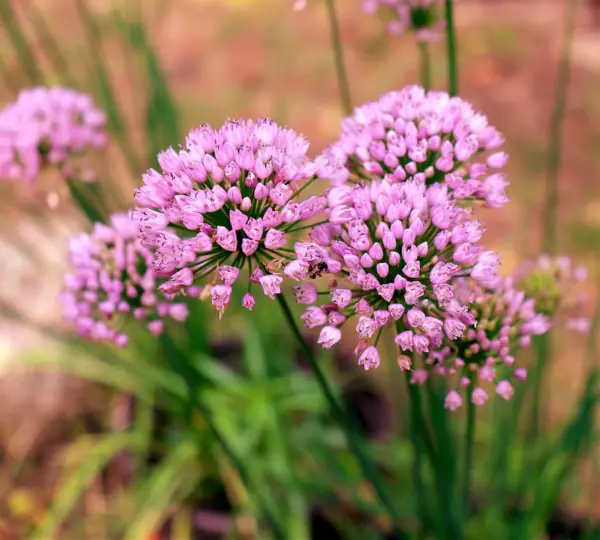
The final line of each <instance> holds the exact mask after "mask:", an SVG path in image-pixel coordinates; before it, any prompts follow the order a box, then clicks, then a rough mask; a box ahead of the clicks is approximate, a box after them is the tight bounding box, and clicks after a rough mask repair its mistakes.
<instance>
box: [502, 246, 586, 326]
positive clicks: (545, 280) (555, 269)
mask: <svg viewBox="0 0 600 540" xmlns="http://www.w3.org/2000/svg"><path fill="white" fill-rule="evenodd" d="M586 279H587V270H586V269H585V268H583V267H581V266H575V265H574V264H573V262H572V261H571V259H570V258H569V257H565V256H558V257H550V256H548V255H541V256H540V257H539V258H538V259H537V260H536V261H527V262H525V263H524V264H523V265H521V267H520V268H519V269H518V270H517V272H516V274H515V278H514V280H515V284H516V286H517V287H518V288H519V289H521V290H523V291H525V292H526V294H527V295H528V297H530V298H532V299H534V301H535V308H536V310H537V311H538V312H540V313H543V314H545V315H547V316H549V317H551V318H552V319H553V320H560V319H561V318H566V326H567V327H568V328H569V329H571V330H575V331H579V332H587V331H588V330H589V328H590V321H589V319H588V318H587V317H585V316H584V315H583V308H584V305H585V301H586V298H585V294H584V293H583V292H582V291H581V289H580V287H579V286H580V285H581V283H582V282H584V281H585V280H586Z"/></svg>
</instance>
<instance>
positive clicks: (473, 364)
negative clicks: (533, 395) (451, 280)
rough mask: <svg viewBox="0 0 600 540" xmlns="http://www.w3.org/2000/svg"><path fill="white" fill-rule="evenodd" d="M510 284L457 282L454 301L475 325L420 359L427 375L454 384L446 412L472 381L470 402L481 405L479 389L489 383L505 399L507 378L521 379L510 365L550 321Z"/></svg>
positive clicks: (483, 397)
mask: <svg viewBox="0 0 600 540" xmlns="http://www.w3.org/2000/svg"><path fill="white" fill-rule="evenodd" d="M514 283H515V279H514V277H513V276H511V277H505V278H500V277H499V278H497V279H496V280H495V281H494V282H489V283H487V284H485V285H484V286H482V284H480V283H477V282H476V281H475V280H473V279H460V280H457V282H456V287H455V297H456V298H457V299H458V300H459V301H460V302H461V303H462V304H464V305H467V306H469V312H470V313H471V314H472V316H473V317H474V318H475V320H476V322H477V324H476V325H475V326H474V327H473V328H469V329H467V330H466V332H464V333H463V334H462V335H461V336H459V337H457V338H456V340H455V341H454V342H453V343H452V344H451V346H447V347H444V348H442V349H441V350H437V351H433V352H431V354H429V355H428V356H427V358H426V360H425V367H427V371H428V372H429V373H430V374H435V375H441V376H444V377H449V378H451V379H453V380H455V383H456V388H455V389H453V390H452V391H451V392H450V393H449V394H448V397H447V403H446V406H447V408H449V409H451V410H455V409H456V408H458V407H459V406H460V405H461V404H462V400H461V401H460V402H459V401H458V400H457V399H456V397H455V396H456V395H460V394H461V393H465V392H466V389H467V387H468V386H469V385H471V384H475V383H472V382H471V379H474V380H476V381H477V382H476V386H475V387H474V388H473V390H472V393H471V400H472V402H473V403H474V404H475V405H478V406H481V405H483V404H485V403H486V401H487V400H488V392H486V390H485V389H484V388H483V386H486V385H487V384H493V385H494V386H495V393H496V394H497V395H499V396H501V397H502V398H503V399H507V400H508V399H510V398H511V397H512V395H513V393H514V389H513V386H512V383H511V382H510V380H509V379H510V378H516V379H517V380H523V379H525V378H526V376H527V371H526V370H525V369H524V368H517V367H516V366H515V357H516V356H517V352H518V351H519V350H520V349H523V348H526V347H529V345H530V344H531V338H532V336H535V335H541V334H545V333H546V332H547V331H548V330H549V329H550V326H551V322H552V321H551V319H550V318H549V317H548V316H546V315H544V314H542V313H539V312H538V311H537V310H536V305H535V302H534V299H533V298H530V297H528V296H527V295H526V294H525V292H523V291H520V290H518V289H516V288H515V286H514ZM446 322H447V321H444V326H446ZM492 391H493V389H492Z"/></svg>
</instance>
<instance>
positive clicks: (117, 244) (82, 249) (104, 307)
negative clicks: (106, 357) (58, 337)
mask: <svg viewBox="0 0 600 540" xmlns="http://www.w3.org/2000/svg"><path fill="white" fill-rule="evenodd" d="M138 232H139V225H138V224H137V223H135V222H133V221H131V220H130V219H129V217H128V216H127V215H126V214H113V215H112V217H111V221H110V225H104V224H101V223H96V224H95V226H94V230H93V232H92V233H91V234H80V235H77V236H74V237H72V238H71V239H70V240H69V260H70V263H71V266H72V271H71V272H70V273H68V274H67V275H66V276H65V289H64V290H63V292H62V293H61V297H60V299H61V302H62V305H63V313H64V317H65V319H66V320H67V321H70V322H74V323H76V326H77V332H78V334H79V335H80V336H82V337H84V338H89V339H94V340H109V341H114V342H115V343H116V344H117V345H119V346H124V345H125V344H126V343H127V335H126V334H124V333H123V332H122V328H123V321H122V320H121V321H119V320H118V319H119V315H120V314H131V315H133V317H134V318H135V319H138V320H143V321H145V322H146V324H147V326H148V329H149V330H150V331H151V332H152V333H153V334H154V335H158V334H160V333H161V332H162V329H163V319H164V318H166V317H170V318H172V319H175V320H177V321H183V320H185V319H186V317H187V306H186V305H185V304H182V303H174V302H171V301H168V300H164V299H160V298H159V297H158V296H157V294H156V277H155V274H154V272H153V270H152V260H153V257H152V254H151V253H150V251H149V250H148V249H147V248H145V247H143V246H142V245H141V244H140V242H139V239H138Z"/></svg>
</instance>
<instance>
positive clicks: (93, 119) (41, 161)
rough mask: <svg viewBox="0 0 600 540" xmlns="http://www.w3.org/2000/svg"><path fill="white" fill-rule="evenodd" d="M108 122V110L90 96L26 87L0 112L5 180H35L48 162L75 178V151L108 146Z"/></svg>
mask: <svg viewBox="0 0 600 540" xmlns="http://www.w3.org/2000/svg"><path fill="white" fill-rule="evenodd" d="M105 125H106V116H105V114H104V113H103V112H102V111H101V110H100V109H98V108H97V107H96V106H95V105H94V103H93V101H92V99H91V97H90V96H88V95H87V94H83V93H81V92H77V91H75V90H71V89H69V88H60V87H52V88H44V87H39V88H30V89H26V90H22V91H21V92H20V94H19V96H18V98H17V100H16V101H15V102H14V103H11V104H9V105H7V106H6V107H5V108H4V109H3V110H2V111H1V112H0V180H2V179H4V180H16V179H24V180H26V181H27V182H29V183H31V182H34V181H35V180H36V179H37V177H38V176H39V174H40V172H41V170H42V169H43V168H44V167H45V166H48V165H53V166H56V167H58V169H59V170H60V171H61V172H62V173H63V174H65V175H67V176H71V175H72V174H73V171H72V161H73V158H74V157H75V155H78V154H81V153H82V152H84V151H86V150H88V149H90V148H103V147H104V146H105V145H106V143H107V135H106V132H105ZM84 174H86V175H87V173H84Z"/></svg>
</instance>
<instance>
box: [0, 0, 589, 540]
mask: <svg viewBox="0 0 600 540" xmlns="http://www.w3.org/2000/svg"><path fill="white" fill-rule="evenodd" d="M291 4H292V2H291V0H290V1H288V0H171V1H168V0H164V1H161V0H144V1H143V2H141V1H140V2H137V1H134V0H127V1H122V2H119V1H118V0H112V1H111V0H93V1H92V0H90V1H89V2H87V3H86V4H85V5H86V6H87V8H86V9H85V10H82V7H81V6H82V4H81V3H79V2H74V1H72V0H36V1H33V0H16V1H15V0H12V1H11V0H0V74H1V77H0V104H2V103H5V102H9V101H12V100H13V99H14V98H15V96H16V93H17V92H18V90H19V88H21V87H26V86H30V85H31V83H32V80H31V76H32V74H33V75H34V76H35V77H36V78H37V80H38V82H40V83H41V82H45V83H47V84H53V83H60V84H65V85H73V86H75V87H77V88H79V89H83V90H86V91H89V92H91V93H92V94H93V95H94V96H95V98H97V102H98V103H100V105H101V106H102V98H98V96H99V95H102V94H101V93H100V94H99V93H98V92H99V90H100V91H101V89H102V80H99V78H98V71H97V65H98V64H97V62H98V61H100V62H102V63H103V64H104V65H105V66H106V68H107V72H106V76H107V80H109V81H110V86H111V87H112V94H113V95H114V96H116V98H117V100H118V107H119V110H120V112H121V114H122V121H123V126H124V127H123V133H126V135H125V136H124V137H122V138H119V137H113V140H112V143H111V146H110V147H109V148H108V149H107V151H106V152H105V153H104V154H103V155H101V156H97V157H96V158H95V161H94V165H95V167H96V170H97V174H98V177H99V179H100V180H101V181H102V182H106V184H107V185H110V186H111V188H110V190H109V191H110V198H111V204H112V206H113V207H114V208H119V209H123V210H124V209H127V208H128V207H129V206H130V204H131V192H132V186H135V185H136V184H137V182H138V181H139V177H140V173H141V172H142V171H144V170H145V169H146V168H147V167H149V166H151V165H152V163H153V162H152V156H153V155H155V153H156V151H157V150H159V149H160V148H162V146H160V144H161V142H162V141H165V140H167V141H169V140H171V139H169V136H170V135H169V133H173V130H175V131H176V132H177V131H178V133H179V134H180V138H179V139H178V140H171V142H169V143H168V144H174V145H175V144H177V143H178V141H181V140H182V135H183V134H185V133H186V132H187V131H188V130H189V129H190V128H192V127H195V126H197V125H199V124H202V123H205V122H208V123H211V124H212V125H220V124H221V123H222V122H223V121H224V120H225V119H227V118H229V117H257V116H269V117H272V118H274V119H275V120H276V121H277V122H278V123H280V124H286V125H289V126H290V127H293V128H294V129H295V130H296V131H298V132H301V133H303V134H304V135H306V136H307V137H308V139H309V140H310V141H311V154H312V155H316V154H317V153H318V152H319V151H320V150H321V149H323V148H324V147H325V146H326V145H327V144H329V143H330V142H332V141H334V140H335V138H336V137H337V134H338V131H339V125H340V120H341V119H342V117H343V115H342V110H341V106H340V102H339V93H338V86H337V81H336V75H335V71H334V68H333V56H332V52H331V46H330V34H329V23H328V19H327V17H326V12H325V9H324V6H323V5H321V4H322V2H320V1H317V0H309V1H308V7H307V9H306V10H305V11H301V12H295V11H293V10H292V5H291ZM577 4H578V11H577V17H576V28H575V33H574V38H573V44H572V53H571V62H572V65H571V80H570V84H569V88H568V104H567V108H566V112H565V122H564V127H563V132H562V162H561V167H560V175H559V204H558V214H557V239H556V245H555V246H554V247H553V251H554V252H555V253H564V254H567V255H569V256H571V257H572V258H573V259H574V260H576V261H577V262H578V263H580V264H583V265H585V266H586V267H587V268H588V269H589V273H590V278H589V281H588V283H587V285H586V291H585V292H586V293H587V295H588V303H587V308H586V309H587V313H586V315H588V316H591V315H592V312H593V309H594V303H595V297H596V289H597V287H596V283H597V282H598V279H600V275H599V273H600V264H599V263H598V257H597V255H598V253H599V251H600V183H599V182H598V178H599V177H600V151H599V149H600V93H599V92H598V89H599V88H600V17H599V15H598V14H599V13H600V7H596V6H594V2H592V1H590V2H585V1H583V0H581V1H579V2H577ZM337 8H338V15H339V20H340V26H341V34H342V41H343V45H344V52H345V59H346V66H347V70H348V75H349V81H350V85H351V93H352V99H353V102H354V103H355V104H360V103H363V102H365V101H368V100H371V99H376V98H377V97H378V96H379V95H380V94H381V93H382V92H385V91H388V90H391V89H399V88H401V87H403V86H405V85H406V84H411V83H414V82H418V79H419V72H418V69H419V68H418V57H417V54H416V50H415V45H414V41H413V38H412V37H411V36H410V35H406V36H395V37H391V36H389V35H388V34H387V32H386V31H385V25H384V24H383V23H382V21H381V20H379V19H377V18H375V17H369V16H366V15H364V14H363V13H362V12H361V10H360V2H359V1H358V0H338V1H337ZM564 13H565V2H563V1H562V0H527V1H524V0H461V2H457V5H456V27H457V28H456V32H457V39H458V50H459V66H460V95H461V97H463V98H465V99H467V100H468V101H470V102H472V103H473V104H474V105H475V107H476V108H477V109H479V110H480V111H482V112H483V113H484V114H486V115H487V116H488V118H489V119H490V122H491V123H492V124H494V125H496V126H497V128H498V129H499V130H500V131H501V132H503V133H504V135H505V137H506V146H507V151H508V152H509V153H510V156H511V158H510V162H509V166H508V174H509V179H510V181H511V185H510V189H509V195H510V197H511V203H510V204H508V205H506V206H505V207H504V208H502V209H501V210H499V211H498V210H496V211H482V214H483V215H482V217H483V220H484V222H485V223H486V226H487V234H486V241H487V242H488V244H489V245H491V246H493V247H494V249H496V250H497V251H499V252H500V253H501V255H502V257H503V264H504V267H505V269H506V270H507V271H510V270H511V269H512V268H514V266H515V265H516V264H517V263H518V261H519V260H521V259H523V258H527V257H532V256H533V257H535V256H536V255H537V254H538V253H539V251H540V246H541V242H542V213H543V209H544V201H545V198H544V197H545V193H546V181H547V171H546V163H547V157H548V156H547V149H548V145H549V136H548V129H549V123H550V118H551V110H552V104H553V102H554V99H555V92H556V90H555V87H556V79H557V71H558V63H559V56H560V40H561V36H562V26H563V22H564ZM13 17H16V18H13ZM86 17H89V18H91V19H93V21H94V24H93V27H94V29H95V34H94V32H92V34H94V35H90V26H89V24H88V25H86V24H85V20H86ZM134 21H136V22H135V23H134ZM140 21H143V22H140ZM88 22H89V21H88ZM142 29H143V31H142ZM15 32H17V33H18V34H19V35H22V36H25V39H26V41H27V43H28V44H29V46H30V52H31V53H32V54H33V57H34V60H33V62H32V65H34V66H36V67H35V68H32V65H29V64H28V63H27V62H26V61H24V57H23V56H22V55H20V54H19V47H18V44H19V41H18V39H17V41H15ZM15 45H17V46H15ZM57 48H58V50H59V51H60V53H59V54H57ZM431 52H432V55H433V59H432V62H433V63H432V69H433V84H432V86H433V87H434V88H445V86H446V64H445V48H444V44H443V43H441V44H439V45H433V46H432V47H431ZM21 54H22V53H21ZM150 56H152V57H151V58H150ZM154 65H158V66H160V68H161V70H162V71H161V72H160V73H155V72H153V68H152V66H154ZM32 70H33V71H32ZM165 96H167V97H165ZM151 100H155V102H154V105H152V103H151ZM149 103H150V105H149ZM169 107H174V111H171V110H170V109H169ZM174 113H177V124H176V125H174V126H173V125H170V126H167V127H164V125H166V124H168V123H167V122H165V121H164V115H170V114H174ZM153 115H154V116H153ZM157 116H158V118H159V119H158V120H156V117H157ZM153 122H154V125H157V124H160V125H163V127H164V130H165V131H164V136H163V137H162V138H161V137H160V136H157V137H155V139H154V140H150V136H149V133H152V131H149V129H148V126H152V125H153ZM161 122H162V124H161ZM169 129H170V130H171V131H170V132H169V131H168V130H169ZM135 171H138V174H135ZM0 227H1V238H0V260H1V261H2V264H1V268H2V277H1V282H0V297H1V298H2V301H3V304H4V305H5V306H10V307H11V309H14V310H15V311H16V312H17V313H19V314H20V315H22V316H24V317H25V319H26V322H23V321H22V320H21V321H17V320H16V318H15V317H16V315H15V312H11V313H10V316H9V314H8V313H7V312H6V310H5V315H4V316H3V317H2V318H1V319H0V373H1V375H0V456H1V460H2V461H1V462H0V463H1V468H0V538H6V539H9V538H10V539H12V538H14V539H20V538H26V537H28V536H27V535H28V534H29V531H31V530H33V529H34V528H35V526H36V524H39V523H40V522H41V521H43V519H44V516H45V515H46V511H47V508H48V507H49V504H50V503H51V502H52V501H53V500H54V499H55V495H56V492H57V491H56V490H57V489H58V486H60V485H61V482H62V480H61V479H62V478H63V476H62V475H63V468H64V467H63V466H64V464H65V462H66V460H67V458H68V456H69V455H70V454H69V452H70V451H71V450H70V449H71V446H72V444H73V441H74V440H76V439H77V438H78V437H79V436H80V435H82V434H87V433H98V432H100V433H103V432H107V431H111V430H114V429H121V428H120V427H119V426H126V425H127V422H128V420H127V418H128V411H129V406H130V403H129V401H128V400H127V399H126V397H123V395H122V394H121V393H118V392H116V393H115V392H114V391H111V390H110V389H109V388H107V386H106V385H97V384H95V383H93V382H89V381H86V380H85V378H81V377H72V376H68V375H65V374H64V373H63V372H62V371H64V370H52V369H49V366H50V367H51V364H52V362H54V361H55V360H57V358H58V357H60V358H58V361H59V363H60V364H61V365H62V364H64V363H65V362H64V360H65V358H64V355H68V356H69V359H68V360H69V361H70V362H73V363H76V362H78V360H79V358H78V356H77V354H79V353H77V352H76V351H74V350H67V349H65V348H63V347H62V346H59V345H57V343H56V340H54V339H52V338H51V337H49V336H48V334H47V332H44V331H43V330H41V329H40V328H39V327H38V328H36V327H35V324H32V322H35V323H36V324H37V325H38V326H39V325H42V326H53V327H61V324H62V323H61V321H60V309H59V305H58V301H57V293H58V291H59V290H60V287H61V280H62V274H63V272H64V270H65V267H66V257H65V254H66V243H65V242H66V238H67V237H68V236H69V235H70V234H73V233H74V232H78V231H81V230H86V228H87V227H88V225H87V224H86V223H85V220H84V219H83V218H82V217H81V216H80V215H79V213H78V211H77V210H76V209H75V208H74V206H73V205H72V203H71V201H70V198H69V195H68V190H67V189H66V187H65V185H64V184H63V183H62V182H61V179H60V178H58V177H56V178H55V177H53V176H52V175H51V174H49V175H46V176H45V177H44V179H43V181H42V182H39V183H37V184H36V185H35V186H33V187H30V186H27V185H24V184H20V183H2V184H0ZM263 302H266V300H263ZM257 317H259V318H261V319H262V322H259V323H257V324H258V325H259V326H260V327H261V328H265V332H266V334H265V335H266V336H267V338H265V339H267V340H268V339H271V341H270V342H269V341H266V342H265V344H263V346H264V348H265V350H267V351H271V350H272V347H273V344H274V343H278V341H277V339H279V330H278V327H277V323H276V322H275V318H276V307H275V306H274V305H272V306H268V305H267V306H265V308H264V309H262V310H260V311H259V312H258V315H257ZM244 321H245V320H244V319H242V317H241V315H238V314H232V315H231V317H230V318H229V321H227V323H226V324H218V322H217V321H216V320H211V321H207V322H206V326H207V327H208V328H210V331H211V333H212V335H213V336H216V337H215V338H214V339H215V341H216V342H218V343H220V344H221V345H222V347H224V350H225V352H223V350H221V349H218V352H217V355H219V354H227V350H228V347H230V346H231V343H237V342H236V341H235V338H239V337H240V336H243V335H244V331H245V329H246V328H245V324H246V323H245V322H244ZM268 336H271V337H270V338H269V337H268ZM244 339H247V338H244ZM587 339H588V338H587V337H585V336H580V335H575V336H574V335H573V334H567V333H566V332H563V331H562V330H558V331H557V332H555V333H554V334H553V345H554V348H553V361H552V364H551V369H550V371H549V375H548V377H547V378H546V379H545V383H544V390H543V392H544V395H545V399H544V400H543V407H544V408H543V414H544V418H545V423H546V425H548V426H549V429H551V427H552V426H555V425H556V426H558V425H561V422H563V421H565V419H566V418H567V417H568V415H569V414H570V412H571V408H572V406H573V405H574V403H575V400H576V399H577V396H578V395H579V392H580V391H581V388H582V385H583V384H584V382H585V381H584V380H583V378H584V374H585V373H586V371H585V370H586V367H587V365H588V364H589V362H593V361H596V358H590V357H589V354H586V353H585V351H586V343H587ZM223 344H225V345H223ZM82 354H83V353H82ZM267 356H269V354H267ZM39 363H43V364H45V369H43V370H40V369H38V368H36V367H32V364H39ZM381 375H382V374H379V375H378V374H377V373H374V374H372V373H371V372H369V373H368V374H367V375H363V377H368V379H369V380H368V384H369V385H370V386H372V387H373V388H375V389H376V388H378V387H380V386H381V385H380V383H379V379H380V378H381ZM389 393H390V391H389V389H384V390H383V391H382V392H379V393H377V392H375V393H374V394H373V395H375V394H377V395H378V396H379V394H382V395H383V397H379V398H377V399H385V397H386V395H387V394H389ZM391 393H392V394H393V390H392V391H391ZM363 397H364V396H363ZM392 397H393V396H392ZM369 399H375V400H376V401H377V399H376V398H365V399H363V405H361V406H362V407H367V412H366V413H364V412H363V414H366V416H367V417H368V416H371V417H373V416H381V415H382V414H383V413H382V412H381V411H379V410H378V409H377V408H375V409H373V410H374V411H375V412H368V411H369V410H368V407H369V406H373V407H377V406H379V405H372V404H368V403H367V402H368V400H369ZM364 403H367V405H364ZM378 411H379V412H378ZM392 416H394V415H392ZM398 421H399V422H401V421H402V420H401V419H399V420H398ZM484 431H485V430H484ZM596 446H597V445H596ZM596 456H597V453H596V450H595V449H594V450H593V451H590V453H589V454H588V455H586V456H585V457H584V458H583V459H582V460H580V461H579V462H577V463H573V464H572V468H571V473H572V474H570V478H569V481H568V482H567V483H566V485H565V487H564V490H563V494H562V497H561V499H560V508H561V511H564V512H566V513H567V514H568V515H569V519H571V520H572V519H576V518H578V517H581V516H587V517H590V516H593V515H596V516H597V517H598V518H600V491H599V489H598V488H599V487H600V484H599V483H598V473H599V471H598V462H597V457H596ZM73 459H75V458H73ZM114 492H115V489H113V488H111V487H110V483H109V486H108V487H107V485H106V483H105V482H103V481H102V480H101V479H94V480H92V481H91V482H90V485H89V488H88V489H86V490H84V493H85V495H84V496H83V498H82V501H80V502H81V505H80V506H81V508H79V510H78V512H77V514H78V515H79V516H82V519H84V521H85V522H86V523H87V525H86V527H87V528H85V529H83V530H84V531H86V532H84V533H83V536H59V537H60V538H76V537H77V538H86V539H87V538H90V539H95V538H98V539H101V538H112V537H113V536H111V535H110V533H109V532H107V530H108V529H107V528H106V523H107V522H110V519H111V518H110V516H109V517H106V515H107V511H106V509H107V508H108V507H110V504H111V503H110V500H111V497H112V496H113V495H114ZM171 510H172V508H170V509H169V511H170V512H171ZM108 514H110V513H108ZM98 516H103V517H100V518H98ZM90 520H91V522H92V524H91V525H90V524H89V521H90ZM94 526H96V527H99V528H97V529H94V528H93V527H94ZM103 527H104V528H103ZM65 534H66V533H65ZM116 537H118V536H116ZM200 537H201V538H204V537H202V536H200ZM326 537H327V536H325V537H324V538H326ZM567 537H570V536H567ZM174 538H179V537H177V536H174ZM181 538H183V536H182V537H181ZM331 538H333V536H331ZM482 538H483V537H482Z"/></svg>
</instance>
